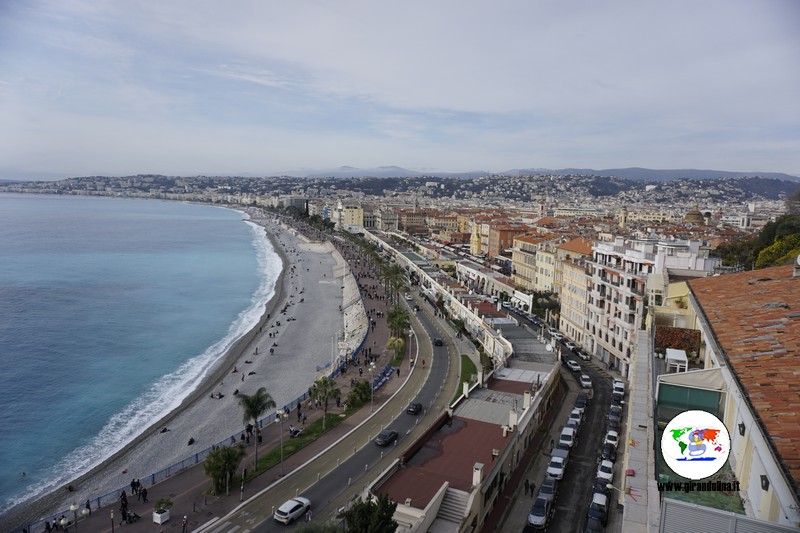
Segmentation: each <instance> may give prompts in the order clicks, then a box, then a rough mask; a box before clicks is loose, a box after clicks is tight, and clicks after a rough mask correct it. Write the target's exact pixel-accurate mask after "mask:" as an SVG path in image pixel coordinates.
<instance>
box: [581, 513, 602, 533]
mask: <svg viewBox="0 0 800 533" xmlns="http://www.w3.org/2000/svg"><path fill="white" fill-rule="evenodd" d="M605 530H606V528H605V527H604V526H603V523H602V522H600V521H599V520H597V519H595V518H592V517H591V516H590V517H589V519H588V520H587V521H586V527H585V528H583V533H603V531H605Z"/></svg>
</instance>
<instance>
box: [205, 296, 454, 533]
mask: <svg viewBox="0 0 800 533" xmlns="http://www.w3.org/2000/svg"><path fill="white" fill-rule="evenodd" d="M414 316H415V317H416V319H417V320H416V323H415V324H414V328H413V329H414V331H415V334H416V336H417V339H418V340H419V343H420V345H421V349H420V352H419V354H420V355H419V357H418V359H417V360H418V361H420V360H421V359H426V365H425V368H422V367H421V365H418V366H417V368H416V369H415V370H414V373H413V374H412V377H411V378H409V382H408V383H407V384H406V386H405V387H403V388H402V389H400V390H399V391H398V393H397V394H396V395H395V396H394V397H393V398H392V399H390V400H389V401H387V402H386V403H385V404H384V406H383V407H382V408H381V409H380V410H379V411H377V412H376V413H375V414H374V415H373V416H371V417H370V418H369V419H368V420H367V422H365V423H364V424H362V425H361V426H359V427H358V428H357V429H356V430H354V431H353V432H351V433H350V434H349V435H347V436H346V437H344V438H343V439H342V440H340V441H339V442H337V443H335V444H333V445H332V446H331V447H330V448H328V449H327V450H326V451H325V452H323V453H321V454H320V455H319V456H317V457H316V458H314V459H311V460H310V461H309V462H308V463H307V464H306V465H304V466H303V467H301V468H299V469H298V470H296V471H295V472H293V473H292V474H291V475H290V476H287V477H286V478H285V479H284V480H282V482H281V483H278V484H276V485H273V486H272V487H269V488H267V489H266V490H265V491H263V492H262V493H261V494H259V495H257V496H256V497H254V498H252V499H251V500H249V501H248V502H245V504H243V505H242V506H240V507H239V509H238V510H237V511H234V513H232V515H231V516H228V517H226V518H223V519H221V520H220V521H219V522H218V523H216V524H213V525H211V526H210V527H207V528H204V529H203V531H208V532H212V533H223V532H226V533H232V532H234V531H237V532H240V533H241V532H242V531H254V532H271V531H286V530H287V526H284V525H283V524H278V523H276V522H274V520H273V519H272V513H273V511H274V509H275V508H276V507H278V506H280V505H281V504H282V503H283V502H284V501H286V500H287V499H289V498H291V497H293V496H297V495H300V496H305V497H306V498H309V499H310V500H311V502H312V510H313V514H314V516H316V517H318V518H319V519H324V520H327V519H329V518H331V517H333V516H334V515H335V513H336V511H337V510H338V509H339V508H341V507H342V506H344V505H345V504H346V503H347V502H348V501H350V500H351V499H352V498H353V497H355V496H356V495H357V494H360V493H361V492H362V491H363V490H364V488H365V487H366V486H367V485H368V484H369V483H370V482H371V481H372V480H374V479H375V478H376V477H377V476H379V475H380V473H381V472H383V471H384V470H385V469H386V468H388V467H389V465H390V464H391V463H392V461H394V460H395V459H396V458H397V457H398V456H399V455H400V453H401V452H402V451H403V450H404V449H405V448H406V447H407V446H408V445H410V444H411V443H412V442H413V441H414V439H416V438H418V437H419V435H420V434H421V433H422V432H423V431H424V429H426V427H427V426H426V424H430V423H431V422H433V420H434V419H435V418H436V416H437V415H438V414H439V413H441V412H442V411H443V410H444V409H446V407H447V405H448V404H449V402H450V400H451V399H452V397H453V394H454V392H455V390H456V388H457V387H458V380H459V354H458V352H457V350H455V347H454V345H453V343H452V340H448V342H446V343H445V346H433V345H432V343H431V338H433V337H441V338H444V339H450V337H451V334H450V332H449V331H448V332H445V330H444V328H445V327H446V326H443V325H441V323H439V322H438V321H434V319H432V318H431V317H430V315H429V313H428V312H423V311H420V312H418V313H416V315H414ZM426 354H432V357H430V355H428V356H427V357H426ZM412 401H416V402H420V403H422V405H423V406H424V407H425V408H426V409H425V411H424V412H423V415H421V416H419V415H418V416H414V415H408V414H406V412H405V410H406V407H407V406H408V404H409V403H411V402H412ZM385 427H390V428H391V429H394V430H396V431H397V432H398V433H399V435H400V437H399V439H398V441H397V443H396V444H395V445H394V446H390V447H386V448H380V447H378V446H377V445H375V444H374V443H373V442H372V440H373V439H374V438H375V435H377V434H378V433H379V432H380V431H381V430H382V429H383V428H385ZM296 526H297V524H293V525H292V526H289V528H288V529H290V530H292V529H294V528H295V527H296Z"/></svg>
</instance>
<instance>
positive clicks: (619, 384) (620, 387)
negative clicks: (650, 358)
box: [611, 379, 625, 396]
mask: <svg viewBox="0 0 800 533" xmlns="http://www.w3.org/2000/svg"><path fill="white" fill-rule="evenodd" d="M612 388H613V390H612V391H611V392H612V394H613V393H615V392H616V393H619V394H622V395H623V396H625V383H624V382H623V381H620V380H618V379H615V380H614V384H613V385H612Z"/></svg>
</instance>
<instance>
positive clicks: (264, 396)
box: [239, 387, 275, 469]
mask: <svg viewBox="0 0 800 533" xmlns="http://www.w3.org/2000/svg"><path fill="white" fill-rule="evenodd" d="M239 405H241V406H242V410H243V415H242V422H243V423H244V424H247V423H248V422H249V421H250V420H252V421H253V422H254V425H255V427H256V469H258V419H259V417H261V416H263V415H264V413H266V412H267V410H268V409H273V408H274V407H275V400H273V399H272V396H270V394H269V393H268V392H267V389H265V388H264V387H261V388H260V389H258V390H257V391H256V392H255V394H253V395H251V396H248V395H247V394H241V393H239Z"/></svg>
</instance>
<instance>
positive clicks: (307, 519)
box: [306, 509, 312, 522]
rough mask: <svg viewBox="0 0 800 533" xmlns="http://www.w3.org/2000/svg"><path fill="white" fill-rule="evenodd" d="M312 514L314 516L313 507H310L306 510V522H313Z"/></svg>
mask: <svg viewBox="0 0 800 533" xmlns="http://www.w3.org/2000/svg"><path fill="white" fill-rule="evenodd" d="M311 516H312V513H311V509H309V510H308V511H306V522H311Z"/></svg>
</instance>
